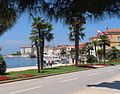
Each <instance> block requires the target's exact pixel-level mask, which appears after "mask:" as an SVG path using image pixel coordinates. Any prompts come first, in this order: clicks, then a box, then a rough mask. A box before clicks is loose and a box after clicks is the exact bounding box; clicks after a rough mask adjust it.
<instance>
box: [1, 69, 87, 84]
mask: <svg viewBox="0 0 120 94" xmlns="http://www.w3.org/2000/svg"><path fill="white" fill-rule="evenodd" d="M81 71H86V70H81ZM73 72H79V71H71V72H65V73H59V74H50V75H39V76H33V77H27V78H18V79H13V80H6V81H0V84H4V83H10V82H17V81H24V80H30V79H36V78H43V77H49V76H55V75H61V74H66V73H73Z"/></svg>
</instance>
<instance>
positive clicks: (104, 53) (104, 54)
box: [103, 44, 106, 64]
mask: <svg viewBox="0 0 120 94" xmlns="http://www.w3.org/2000/svg"><path fill="white" fill-rule="evenodd" d="M105 50H106V47H105V44H104V45H103V56H104V64H105V60H106V51H105Z"/></svg>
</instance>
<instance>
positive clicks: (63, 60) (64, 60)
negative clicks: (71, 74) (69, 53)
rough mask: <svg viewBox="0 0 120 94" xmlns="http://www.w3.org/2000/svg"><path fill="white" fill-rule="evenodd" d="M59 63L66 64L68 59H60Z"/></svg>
mask: <svg viewBox="0 0 120 94" xmlns="http://www.w3.org/2000/svg"><path fill="white" fill-rule="evenodd" d="M60 63H62V64H68V63H69V61H68V60H67V59H62V60H61V61H60Z"/></svg>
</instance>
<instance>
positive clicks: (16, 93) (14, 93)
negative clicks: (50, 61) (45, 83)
mask: <svg viewBox="0 0 120 94" xmlns="http://www.w3.org/2000/svg"><path fill="white" fill-rule="evenodd" d="M41 87H42V86H38V87H33V88H28V89H23V90H20V91H16V92H11V93H10V94H18V93H22V92H25V91H29V90H33V89H38V88H41Z"/></svg>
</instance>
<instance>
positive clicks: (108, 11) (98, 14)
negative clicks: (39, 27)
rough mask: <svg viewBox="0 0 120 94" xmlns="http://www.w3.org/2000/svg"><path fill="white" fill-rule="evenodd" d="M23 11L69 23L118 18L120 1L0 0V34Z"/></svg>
mask: <svg viewBox="0 0 120 94" xmlns="http://www.w3.org/2000/svg"><path fill="white" fill-rule="evenodd" d="M25 11H27V13H29V15H30V16H32V15H34V14H36V13H38V12H39V13H43V14H45V15H46V16H47V17H49V18H50V19H54V18H55V19H56V20H63V21H65V22H67V23H69V22H71V21H72V18H73V17H78V18H82V17H85V18H88V17H89V18H91V19H98V18H103V17H114V16H116V17H120V0H0V34H3V32H4V31H6V30H8V29H9V28H10V27H12V26H13V25H14V24H15V22H16V20H17V18H18V16H20V15H21V13H24V12H25Z"/></svg>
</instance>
